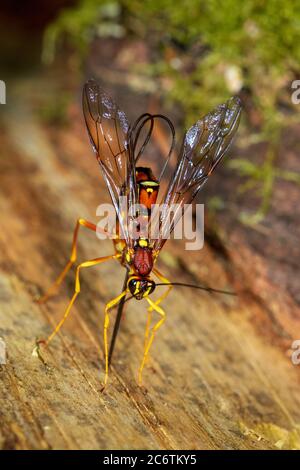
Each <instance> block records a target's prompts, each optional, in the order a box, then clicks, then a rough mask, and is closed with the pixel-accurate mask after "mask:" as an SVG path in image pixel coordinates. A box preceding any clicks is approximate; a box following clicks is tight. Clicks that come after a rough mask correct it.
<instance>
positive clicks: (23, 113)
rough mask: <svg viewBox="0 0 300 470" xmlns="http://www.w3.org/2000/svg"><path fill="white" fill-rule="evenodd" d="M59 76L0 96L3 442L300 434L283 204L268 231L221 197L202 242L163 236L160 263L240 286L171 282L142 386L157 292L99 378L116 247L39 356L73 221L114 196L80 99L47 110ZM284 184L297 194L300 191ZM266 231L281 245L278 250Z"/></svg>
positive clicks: (160, 442) (81, 443) (59, 301)
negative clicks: (224, 292) (61, 109)
mask: <svg viewBox="0 0 300 470" xmlns="http://www.w3.org/2000/svg"><path fill="white" fill-rule="evenodd" d="M112 86H113V85H112ZM47 87H48V82H47V79H46V78H45V77H36V78H33V77H31V78H30V79H27V80H26V79H22V80H19V81H16V83H15V85H14V87H13V89H11V95H10V97H9V103H8V104H7V105H6V107H5V109H3V108H1V150H0V152H1V154H0V164H1V186H0V210H1V218H0V252H1V265H0V268H1V270H0V335H1V337H2V338H3V339H4V340H5V342H6V345H7V363H6V365H3V366H1V369H0V376H1V381H0V396H1V407H0V446H1V448H3V449H12V448H13V449H118V448H120V449H141V448H145V449H272V448H300V437H299V423H300V398H299V386H300V380H299V377H300V375H299V374H300V366H299V367H296V366H294V365H292V363H291V360H290V350H289V348H290V346H291V343H292V341H293V340H294V339H299V338H300V321H299V305H298V304H297V301H298V302H299V297H298V299H297V296H296V290H297V289H296V288H295V282H296V281H295V282H294V281H291V279H292V280H293V279H294V278H295V276H297V272H298V278H297V279H298V281H297V285H298V283H299V271H298V268H299V265H298V264H297V260H298V261H299V257H298V256H299V246H298V245H299V237H298V238H297V229H296V228H295V230H289V228H288V227H287V226H286V225H284V223H283V222H282V219H281V218H280V217H281V215H282V214H279V215H278V214H277V215H276V212H275V213H274V212H273V214H275V215H273V217H274V219H273V221H272V223H273V224H274V225H273V226H274V227H275V225H276V224H277V225H278V224H279V225H280V229H278V230H275V229H274V232H273V233H272V234H271V235H269V234H265V233H261V232H259V231H257V230H253V229H249V228H245V227H243V226H241V224H239V223H238V222H237V221H236V219H235V218H234V214H231V212H230V210H229V211H226V208H225V210H224V211H223V212H222V214H221V215H220V216H219V219H218V218H217V220H216V221H215V222H211V221H210V223H209V224H208V225H207V239H206V244H205V248H204V250H201V251H200V252H186V251H184V245H183V243H182V242H175V241H171V242H169V243H168V244H167V245H166V247H165V249H164V252H163V253H162V256H161V258H160V260H159V268H160V270H161V271H162V272H164V273H165V274H166V275H167V276H168V277H169V278H170V279H172V280H177V281H182V282H193V283H199V282H205V283H207V284H210V285H213V286H216V287H220V288H224V287H226V288H231V289H235V290H236V291H237V293H238V296H237V297H236V298H231V297H222V296H212V295H209V294H207V293H206V292H199V291H193V290H189V289H183V288H178V289H173V292H172V293H171V295H170V296H169V297H168V299H167V300H166V301H165V302H164V306H165V309H166V311H167V321H166V324H165V325H164V326H163V327H162V329H161V330H160V332H159V334H158V335H157V338H156V339H155V342H154V344H153V348H152V354H151V359H150V361H149V364H148V366H147V367H146V369H145V372H144V386H143V387H142V388H140V387H138V386H137V383H136V377H137V370H138V365H139V362H140V359H141V355H142V351H143V332H144V326H145V321H146V304H145V302H144V301H141V302H136V301H132V302H130V303H129V304H127V306H126V315H125V319H124V320H123V321H122V324H121V332H120V335H119V338H118V342H117V347H116V351H115V355H114V361H113V366H112V369H111V373H110V381H109V385H108V387H107V389H106V390H105V392H104V393H101V392H100V390H101V381H102V379H103V365H104V364H103V342H102V331H103V309H104V305H105V303H106V302H107V301H108V300H110V299H111V298H113V297H114V296H116V295H117V294H118V293H119V291H120V288H121V286H122V282H123V276H124V271H123V270H122V269H121V268H120V266H119V264H118V263H117V262H114V261H112V262H108V263H105V264H103V265H102V266H99V267H97V268H90V269H87V270H85V271H84V272H83V273H82V293H81V294H80V296H79V298H78V300H77V301H76V304H75V305H74V307H73V311H72V314H71V316H70V318H69V320H68V322H67V323H66V325H65V327H64V328H63V330H62V331H61V333H60V334H59V335H57V337H56V338H55V339H54V340H53V342H52V344H51V346H50V347H49V349H48V350H47V351H44V352H43V356H44V358H45V360H46V362H47V367H45V366H44V365H43V364H42V363H41V362H40V361H39V360H38V359H37V358H36V357H33V356H32V354H31V352H32V349H33V346H34V341H35V338H36V337H45V336H47V334H49V332H50V331H51V325H55V324H56V322H57V321H58V320H59V319H60V318H61V315H62V313H63V311H64V308H65V306H66V304H67V302H68V299H69V298H70V296H71V294H72V291H73V286H74V271H73V272H72V273H70V274H69V276H68V278H67V280H66V282H65V283H64V285H63V287H62V289H61V291H60V294H59V295H58V296H57V297H55V298H54V299H53V300H51V301H49V302H48V303H47V304H46V305H38V304H36V303H34V302H33V298H34V296H35V295H36V294H38V293H40V292H43V291H44V290H45V289H46V288H47V287H48V286H49V283H50V282H51V281H52V280H53V279H54V278H55V276H56V275H57V274H58V273H59V272H60V270H61V269H62V268H63V266H64V264H65V262H66V260H67V257H68V255H69V253H70V247H71V239H72V231H73V227H74V224H75V221H76V219H77V218H78V217H79V216H81V217H85V218H87V219H89V220H91V221H97V219H96V217H95V209H96V207H97V206H98V204H99V203H101V202H104V201H107V202H108V201H109V199H108V195H107V192H106V189H105V188H104V184H103V181H102V179H101V175H100V171H99V169H98V167H97V164H96V162H95V160H93V157H92V154H91V150H90V147H89V143H88V139H87V137H86V133H85V129H84V125H83V120H82V118H81V114H80V108H79V105H74V106H73V107H72V108H71V109H70V110H69V114H70V115H71V117H72V118H73V120H72V125H70V126H61V128H59V127H55V128H52V127H51V126H49V125H48V124H47V123H45V122H44V121H43V118H42V117H41V115H40V109H39V108H40V103H42V102H43V101H42V99H41V96H43V95H44V94H47V93H49V91H47ZM116 93H117V92H116ZM128 93H129V92H128ZM124 96H125V95H124ZM133 98H134V95H133ZM127 101H128V102H129V97H128V96H127V97H126V98H125V99H124V106H123V107H124V108H126V102H127ZM137 101H138V102H139V106H141V104H140V102H141V101H142V100H140V99H139V100H137ZM142 104H144V105H146V104H147V103H146V101H144V102H143V103H142ZM134 111H135V112H136V114H138V111H139V109H138V110H134ZM141 111H143V110H141ZM144 111H145V109H144ZM222 171H223V170H222ZM224 171H225V173H226V171H227V170H224ZM223 186H224V185H223V183H222V179H216V180H215V183H214V184H213V186H212V190H214V191H219V194H220V192H222V195H223V196H224V198H225V199H226V196H228V198H229V199H230V194H228V192H227V191H228V188H226V185H225V188H224V187H223ZM233 186H234V182H232V183H231V188H230V190H229V192H230V191H233ZM286 189H288V190H289V191H290V192H289V194H293V198H294V199H293V200H295V201H296V198H297V201H299V190H296V189H295V188H293V187H292V185H290V186H289V188H286ZM297 191H298V192H297ZM278 197H279V196H278ZM230 207H233V206H230ZM297 208H299V204H297ZM289 211H290V212H289ZM287 214H288V215H289V218H290V221H291V222H290V223H291V224H292V223H293V222H292V221H293V220H294V218H295V217H298V223H299V212H298V215H296V214H295V212H294V208H293V207H292V206H291V205H290V206H289V208H286V217H287ZM218 220H219V222H221V223H222V224H221V225H220V227H221V228H220V230H219V231H218V230H216V229H215V226H214V223H218ZM295 227H296V226H295ZM292 232H293V233H292ZM298 235H299V234H298ZM272 237H273V238H272ZM295 239H296V240H295ZM270 243H271V244H272V246H273V247H274V248H275V247H276V244H277V250H275V252H274V251H273V252H272V250H270V249H269V244H270ZM79 247H80V248H79V260H86V259H91V258H94V257H96V256H102V255H106V254H110V253H112V245H111V242H110V241H103V242H100V241H99V240H97V239H96V238H95V236H94V235H93V234H90V233H86V232H85V231H84V229H82V230H81V233H80V243H79ZM288 247H289V248H288ZM284 250H286V252H287V256H286V257H284ZM290 250H294V251H292V252H291V251H290ZM280 253H281V254H282V257H281V259H280V257H278V255H279V254H280ZM276 255H277V261H276ZM283 259H285V260H286V262H285V263H284V262H283ZM293 263H294V267H293ZM279 271H280V272H279ZM289 280H290V281H291V282H290V284H289V283H288V281H289ZM284 281H285V282H284ZM287 285H289V286H291V288H290V290H289V289H288V288H287ZM298 295H299V294H298ZM113 315H114V314H112V317H113Z"/></svg>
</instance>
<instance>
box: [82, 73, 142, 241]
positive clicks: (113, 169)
mask: <svg viewBox="0 0 300 470" xmlns="http://www.w3.org/2000/svg"><path fill="white" fill-rule="evenodd" d="M82 105H83V114H84V118H85V122H86V126H87V130H88V134H89V137H90V141H91V144H92V147H93V150H94V152H95V154H96V157H97V160H98V162H99V164H100V167H101V169H102V174H103V177H104V180H105V182H106V185H107V187H108V190H109V192H110V196H111V198H112V202H113V204H114V207H115V210H116V212H117V215H118V219H119V223H120V226H121V230H122V232H123V236H124V238H125V239H126V241H127V243H128V244H129V243H130V239H129V234H128V219H127V210H128V207H130V206H132V205H133V204H135V203H136V197H137V196H136V184H135V165H134V159H133V156H132V152H131V151H130V148H129V134H130V129H129V123H128V120H127V117H126V114H125V113H124V112H123V111H122V110H120V109H119V107H118V106H117V105H116V103H115V102H114V101H113V100H112V98H111V97H110V96H109V95H108V94H107V93H106V92H105V91H104V90H103V89H102V88H101V87H100V85H99V84H98V83H97V82H96V81H95V80H89V81H88V82H87V83H86V84H85V85H84V87H83V97H82ZM121 196H126V197H127V202H126V205H127V207H126V208H124V206H122V205H121V206H120V197H121ZM124 209H126V210H124Z"/></svg>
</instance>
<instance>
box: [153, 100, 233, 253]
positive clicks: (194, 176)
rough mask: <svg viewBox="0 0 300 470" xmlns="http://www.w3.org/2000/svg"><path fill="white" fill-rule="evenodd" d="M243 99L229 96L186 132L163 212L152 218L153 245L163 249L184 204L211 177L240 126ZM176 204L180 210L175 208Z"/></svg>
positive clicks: (164, 201) (189, 200) (191, 199)
mask: <svg viewBox="0 0 300 470" xmlns="http://www.w3.org/2000/svg"><path fill="white" fill-rule="evenodd" d="M240 115H241V102H240V99H239V98H238V97H233V98H230V99H229V100H228V101H227V102H226V103H224V104H221V105H219V106H217V107H216V108H215V109H214V110H213V111H211V112H210V113H208V114H207V115H206V116H204V117H203V118H202V119H200V120H199V121H197V122H196V123H195V124H194V125H193V126H192V127H191V128H190V129H189V130H188V131H187V132H186V134H185V137H184V140H183V144H182V148H181V152H180V155H179V159H178V164H177V167H176V169H175V172H174V174H173V177H172V178H171V180H170V183H169V186H168V188H167V190H166V193H165V195H164V196H163V198H162V205H161V208H160V212H159V213H157V216H156V217H154V218H153V222H152V230H153V232H152V233H154V234H155V237H154V238H153V240H152V246H153V248H154V251H155V252H158V251H159V250H161V248H162V246H163V244H164V243H165V241H166V239H167V238H168V237H169V234H170V233H171V232H172V230H173V229H174V227H175V225H176V223H177V222H178V221H179V220H180V218H181V216H182V208H183V206H184V204H190V203H191V202H192V201H193V199H194V197H195V196H196V194H197V193H198V191H199V190H200V189H201V188H202V186H203V185H204V184H205V182H206V181H207V179H208V177H209V176H210V175H211V173H212V172H213V171H214V169H215V168H216V167H217V165H218V164H219V163H220V161H221V159H222V158H223V157H224V155H225V154H226V151H227V150H228V148H229V146H230V145H231V143H232V140H233V137H234V135H235V133H236V131H237V128H238V126H239V121H240ZM174 204H177V205H178V206H177V210H174V206H173V205H174Z"/></svg>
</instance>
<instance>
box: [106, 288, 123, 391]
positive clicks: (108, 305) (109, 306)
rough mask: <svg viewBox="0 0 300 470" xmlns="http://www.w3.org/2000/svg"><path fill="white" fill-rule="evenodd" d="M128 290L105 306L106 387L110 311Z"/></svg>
mask: <svg viewBox="0 0 300 470" xmlns="http://www.w3.org/2000/svg"><path fill="white" fill-rule="evenodd" d="M127 292H128V289H125V290H124V291H123V292H122V293H121V294H120V295H118V297H115V298H114V299H112V300H111V301H110V302H108V303H107V304H106V306H105V310H104V332H103V339H104V354H105V378H104V387H105V385H106V384H107V379H108V368H109V361H108V340H107V331H108V327H109V313H108V312H109V310H111V309H112V308H113V307H114V306H115V305H116V304H118V303H119V301H120V300H121V299H122V298H123V297H124V296H125V295H126V294H127Z"/></svg>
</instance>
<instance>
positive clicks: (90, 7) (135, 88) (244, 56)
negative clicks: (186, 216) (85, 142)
mask: <svg viewBox="0 0 300 470" xmlns="http://www.w3.org/2000/svg"><path fill="white" fill-rule="evenodd" d="M0 23H1V30H0V54H1V77H0V79H1V80H4V81H5V82H6V84H7V102H8V105H7V108H8V107H9V104H10V103H12V101H13V95H14V90H15V89H16V88H15V86H16V87H17V88H19V89H20V88H21V89H22V90H23V91H22V92H21V94H22V98H24V94H25V95H27V96H31V98H30V99H31V107H33V108H34V110H35V112H36V113H37V115H38V117H39V119H40V120H41V122H43V123H44V124H45V125H46V126H48V127H49V129H51V130H52V131H53V134H54V135H55V129H56V130H57V132H61V130H62V129H65V130H66V129H70V126H71V127H72V125H76V124H77V125H78V126H79V125H80V126H81V125H82V116H81V110H80V93H81V87H82V84H83V82H84V81H85V79H86V78H89V77H95V78H97V79H98V80H100V81H101V83H102V84H103V86H104V88H106V89H107V90H109V91H110V92H111V93H112V95H113V96H114V97H115V98H116V99H117V100H118V101H119V102H120V105H121V107H122V108H123V109H125V110H126V112H127V113H128V114H129V117H130V118H131V119H134V118H136V117H137V116H138V115H139V114H140V113H142V112H144V111H146V110H156V111H157V112H158V111H160V112H164V113H165V114H167V115H169V116H170V117H171V118H172V119H173V121H174V123H175V126H176V129H177V140H178V141H180V140H181V138H182V135H183V132H184V130H185V129H186V128H187V126H189V125H191V124H192V123H193V122H195V121H196V120H197V119H198V118H199V116H202V115H203V114H204V113H206V112H207V111H208V110H210V109H211V108H212V107H213V106H215V105H216V104H218V103H220V102H222V101H224V100H226V99H228V97H229V96H231V95H233V94H238V95H239V96H240V97H241V99H242V102H243V109H244V112H243V119H242V123H241V127H240V130H239V132H238V138H237V141H236V149H235V151H234V158H231V159H227V160H226V164H225V167H224V168H223V169H221V173H220V175H219V176H218V178H216V179H215V181H213V182H212V183H211V184H210V185H209V188H208V189H206V190H205V192H207V193H208V197H205V198H204V199H205V203H206V205H207V208H208V209H209V214H210V216H211V217H213V218H214V216H215V215H216V214H219V215H220V216H221V218H220V219H219V220H220V221H221V223H222V224H223V225H224V224H225V225H226V221H225V222H224V220H223V219H222V213H223V212H224V211H225V214H226V218H227V219H229V220H230V223H229V226H231V221H232V220H234V221H235V222H238V223H239V224H242V225H243V226H247V227H249V226H250V227H251V231H254V233H252V232H251V235H250V236H251V237H254V238H255V243H257V244H258V246H259V247H260V250H266V251H268V248H267V247H266V246H265V245H266V242H265V236H272V234H273V236H274V233H275V234H276V236H278V237H279V238H280V240H279V241H278V243H277V245H275V246H273V244H272V242H271V243H270V241H269V242H268V243H267V245H268V246H269V247H270V253H271V252H272V253H271V254H272V256H274V255H275V253H274V251H275V252H276V256H278V248H279V251H280V253H281V255H280V259H281V261H282V260H286V258H287V257H288V256H289V254H288V253H287V251H286V249H287V245H286V238H285V235H287V236H288V235H290V236H291V232H293V235H295V234H296V233H297V235H299V229H298V227H299V223H298V220H297V221H296V220H295V216H296V214H298V212H299V211H298V197H299V188H300V175H299V168H300V167H299V158H298V152H299V149H300V144H299V139H298V131H299V120H300V115H299V105H298V104H297V103H296V102H294V103H293V100H292V94H293V92H295V91H296V90H295V89H293V88H292V86H293V85H292V84H293V82H294V80H297V78H298V77H299V73H300V72H299V63H300V6H299V5H297V4H295V3H294V2H292V3H291V4H289V3H287V2H285V1H284V0H270V1H268V2H262V1H260V0H247V1H246V2H243V4H242V5H241V4H239V3H237V2H236V1H235V0H229V1H226V2H224V3H223V4H222V6H221V7H220V4H219V2H218V1H217V0H216V1H214V0H208V1H207V0H206V1H202V0H187V1H185V0H183V1H180V2H176V4H174V2H172V1H170V0H159V1H155V0H151V1H148V0H146V1H144V2H139V1H136V0H119V1H108V0H81V1H72V0H54V1H42V2H38V1H37V0H36V1H34V0H31V1H30V0H29V1H26V2H18V1H17V0H15V1H9V0H4V1H3V2H2V5H1V12H0ZM295 86H296V85H295ZM22 98H21V100H22ZM7 108H6V110H7ZM0 111H1V115H2V116H4V114H5V108H4V107H2V108H1V110H0ZM161 139H162V140H163V136H161ZM160 144H161V145H163V142H161V143H160ZM225 207H226V210H225ZM270 226H272V233H271V232H270ZM241 230H244V229H243V228H242V229H241ZM243 233H247V234H249V232H248V231H247V229H246V232H243ZM257 236H258V237H259V236H261V237H262V238H260V239H258V240H257ZM282 237H283V241H281V238H282ZM291 243H292V244H293V245H294V244H295V242H293V241H291ZM278 244H279V245H280V246H278ZM263 245H264V246H263ZM297 256H298V252H297ZM280 280H282V279H280ZM286 282H287V281H286V280H285V283H286ZM290 283H293V280H290ZM290 287H291V286H290ZM293 294H295V289H293ZM297 298H298V299H300V295H299V294H298V293H297Z"/></svg>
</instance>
